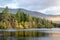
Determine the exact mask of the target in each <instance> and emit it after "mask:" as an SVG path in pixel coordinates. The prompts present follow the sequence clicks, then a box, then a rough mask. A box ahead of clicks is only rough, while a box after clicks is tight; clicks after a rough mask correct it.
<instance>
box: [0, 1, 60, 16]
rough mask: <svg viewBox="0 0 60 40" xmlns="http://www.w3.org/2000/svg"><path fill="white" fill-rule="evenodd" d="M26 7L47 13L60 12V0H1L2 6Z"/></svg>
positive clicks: (0, 5)
mask: <svg viewBox="0 0 60 40" xmlns="http://www.w3.org/2000/svg"><path fill="white" fill-rule="evenodd" d="M6 6H8V7H9V8H24V9H27V10H32V11H38V12H42V13H45V14H53V15H56V14H57V15H59V14H60V0H0V7H6Z"/></svg>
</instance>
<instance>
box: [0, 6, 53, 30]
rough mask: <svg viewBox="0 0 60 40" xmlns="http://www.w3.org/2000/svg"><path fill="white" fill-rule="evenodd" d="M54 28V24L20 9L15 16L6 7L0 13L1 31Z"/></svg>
mask: <svg viewBox="0 0 60 40" xmlns="http://www.w3.org/2000/svg"><path fill="white" fill-rule="evenodd" d="M53 27H54V25H53V23H52V22H49V21H48V20H45V19H41V18H37V17H34V16H31V15H29V14H26V13H24V12H23V11H21V10H20V9H19V10H18V11H17V12H16V14H13V13H11V12H9V9H8V7H6V8H5V9H4V10H3V11H2V12H1V13H0V29H7V28H14V29H20V28H53Z"/></svg>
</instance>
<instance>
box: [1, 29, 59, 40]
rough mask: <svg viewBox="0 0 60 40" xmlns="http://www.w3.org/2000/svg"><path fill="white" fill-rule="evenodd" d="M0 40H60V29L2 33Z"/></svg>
mask: <svg viewBox="0 0 60 40" xmlns="http://www.w3.org/2000/svg"><path fill="white" fill-rule="evenodd" d="M0 40H60V29H59V28H52V29H39V30H37V31H36V30H35V31H33V30H31V31H17V32H16V31H0Z"/></svg>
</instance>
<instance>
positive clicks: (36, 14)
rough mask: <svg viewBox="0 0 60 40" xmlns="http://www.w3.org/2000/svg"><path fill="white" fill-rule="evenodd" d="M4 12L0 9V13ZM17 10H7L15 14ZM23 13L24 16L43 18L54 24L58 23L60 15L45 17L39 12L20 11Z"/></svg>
mask: <svg viewBox="0 0 60 40" xmlns="http://www.w3.org/2000/svg"><path fill="white" fill-rule="evenodd" d="M3 10H4V8H0V12H2V11H3ZM17 10H18V9H9V11H10V12H11V13H16V12H17ZM20 10H22V11H23V12H25V13H26V14H29V15H32V16H35V17H40V18H45V19H47V20H50V21H53V22H54V23H60V15H46V14H43V13H40V12H35V11H29V10H25V9H21V8H20Z"/></svg>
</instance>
